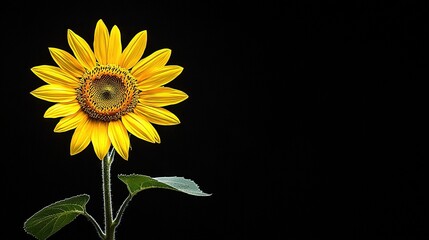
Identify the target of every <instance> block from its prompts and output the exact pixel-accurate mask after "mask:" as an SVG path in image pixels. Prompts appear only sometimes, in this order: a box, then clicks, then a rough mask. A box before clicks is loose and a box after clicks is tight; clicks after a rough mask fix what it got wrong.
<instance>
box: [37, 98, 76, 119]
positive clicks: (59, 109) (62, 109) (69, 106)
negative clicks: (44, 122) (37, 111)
mask: <svg viewBox="0 0 429 240" xmlns="http://www.w3.org/2000/svg"><path fill="white" fill-rule="evenodd" d="M79 109H80V105H79V103H78V102H77V101H76V100H75V101H72V102H67V103H57V104H55V105H52V106H51V107H49V108H48V109H47V110H46V112H45V115H44V116H43V117H45V118H58V117H65V116H69V115H72V114H75V113H76V112H77V111H79Z"/></svg>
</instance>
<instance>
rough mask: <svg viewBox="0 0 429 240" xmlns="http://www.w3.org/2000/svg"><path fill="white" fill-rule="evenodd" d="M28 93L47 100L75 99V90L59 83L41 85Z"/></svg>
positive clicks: (63, 100)
mask: <svg viewBox="0 0 429 240" xmlns="http://www.w3.org/2000/svg"><path fill="white" fill-rule="evenodd" d="M30 93H31V95H33V96H35V97H37V98H40V99H42V100H45V101H48V102H71V101H73V100H75V99H76V90H74V89H72V88H68V87H63V86H61V85H53V84H51V85H43V86H40V87H38V88H37V89H35V90H33V91H31V92H30Z"/></svg>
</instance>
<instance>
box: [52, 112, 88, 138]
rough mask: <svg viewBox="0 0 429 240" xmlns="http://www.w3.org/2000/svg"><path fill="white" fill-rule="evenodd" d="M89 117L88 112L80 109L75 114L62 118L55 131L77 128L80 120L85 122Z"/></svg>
mask: <svg viewBox="0 0 429 240" xmlns="http://www.w3.org/2000/svg"><path fill="white" fill-rule="evenodd" d="M87 119H88V115H86V113H84V112H82V111H78V112H77V113H75V114H73V115H70V116H67V117H64V118H61V120H60V121H59V122H58V123H57V125H56V126H55V129H54V132H56V133H61V132H67V131H69V130H72V129H75V128H76V127H77V125H78V124H79V123H80V122H84V121H86V120H87Z"/></svg>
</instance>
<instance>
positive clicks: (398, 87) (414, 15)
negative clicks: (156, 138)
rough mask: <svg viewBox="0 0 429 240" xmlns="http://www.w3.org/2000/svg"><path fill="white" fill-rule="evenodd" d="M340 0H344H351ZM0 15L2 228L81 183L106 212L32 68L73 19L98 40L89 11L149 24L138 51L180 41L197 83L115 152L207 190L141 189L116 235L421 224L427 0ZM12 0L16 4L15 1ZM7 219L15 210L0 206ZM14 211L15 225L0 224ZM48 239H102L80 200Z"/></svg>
mask: <svg viewBox="0 0 429 240" xmlns="http://www.w3.org/2000/svg"><path fill="white" fill-rule="evenodd" d="M346 2H347V3H346ZM2 9H3V11H2V12H3V14H2V15H1V26H2V39H3V41H2V46H3V47H2V52H3V54H2V65H3V67H2V73H3V74H2V94H1V96H2V119H3V122H2V124H3V131H2V132H3V134H2V136H4V137H3V141H2V142H3V144H2V146H3V147H2V148H3V151H2V153H3V157H2V160H1V161H0V162H1V170H2V174H1V176H2V199H3V210H2V212H3V215H2V218H3V220H4V221H3V223H2V226H3V227H2V228H3V233H2V235H3V234H4V235H6V236H12V237H9V238H10V239H33V238H32V237H31V236H30V235H28V234H26V233H25V232H24V230H23V223H24V221H25V220H26V219H27V218H28V217H30V216H31V215H32V214H34V213H35V212H36V211H38V210H39V209H41V208H42V207H44V206H46V205H48V204H50V203H53V202H55V201H58V200H61V199H64V198H67V197H71V196H75V195H78V194H82V193H86V194H89V195H90V196H91V199H90V201H89V203H88V205H87V210H88V212H89V213H90V214H92V215H93V216H94V217H95V218H96V219H97V220H98V221H99V222H100V223H101V220H102V217H103V212H102V195H101V194H102V191H101V177H100V176H101V175H100V170H101V162H100V161H99V160H98V159H97V158H96V156H95V154H94V152H93V150H92V147H91V146H89V147H88V148H87V149H85V150H84V151H83V152H82V153H80V154H78V155H75V156H70V155H69V145H70V139H71V134H72V132H66V133H62V134H58V133H54V132H53V129H54V127H55V125H56V123H57V122H58V119H45V118H43V114H44V112H45V111H46V109H47V108H48V107H49V106H51V103H49V102H45V101H42V100H40V99H37V98H35V97H33V96H31V95H30V94H29V92H30V91H32V90H34V89H36V88H37V87H39V86H41V85H43V84H44V83H43V81H42V80H40V79H39V78H37V77H36V76H35V75H34V74H33V73H32V72H31V71H30V68H31V67H34V66H37V65H45V64H47V65H55V63H54V62H53V60H52V58H51V57H50V55H49V51H48V47H57V48H61V49H64V50H67V51H69V52H71V50H70V48H69V46H68V44H67V35H66V30H67V29H72V30H73V31H74V32H75V33H77V34H78V35H80V36H81V37H83V38H84V39H86V40H87V41H88V42H89V43H90V44H91V45H92V41H93V34H94V29H95V24H96V22H97V20H98V19H103V20H104V22H105V23H106V25H107V26H108V28H109V29H110V28H111V27H112V26H113V25H117V26H118V27H119V29H120V30H121V34H122V42H123V45H126V44H127V43H128V42H129V41H130V40H131V38H132V37H133V36H134V35H135V34H136V33H138V32H139V31H142V30H147V31H148V45H147V48H146V51H145V54H144V56H147V55H149V54H150V53H152V52H154V51H156V50H158V49H161V48H170V49H172V56H171V58H170V61H169V64H175V65H180V66H183V67H184V71H183V72H182V74H181V75H179V77H178V78H176V79H175V80H174V81H172V82H171V83H169V84H168V85H169V86H170V87H174V88H177V89H180V90H182V91H184V92H186V93H187V94H188V95H189V98H188V99H187V100H186V101H184V102H182V103H180V104H177V105H173V106H171V107H169V108H168V109H169V110H171V111H172V112H174V113H175V114H176V115H177V116H178V117H179V119H180V120H181V124H179V125H177V126H169V127H163V126H156V128H157V130H158V132H159V134H160V136H161V139H162V143H161V144H158V145H154V144H150V143H147V142H144V141H142V140H139V139H137V138H135V137H133V138H131V144H132V150H131V151H130V157H129V160H128V161H124V160H122V159H121V158H120V157H117V158H116V160H115V162H114V165H113V169H112V178H113V180H112V188H113V206H114V209H117V208H118V206H119V205H120V203H121V202H122V200H123V199H124V198H125V197H126V194H127V190H126V188H125V185H123V183H122V182H120V181H119V180H118V179H117V178H116V175H117V174H119V173H123V174H131V173H139V174H146V175H149V176H152V177H158V176H183V177H186V178H189V179H192V180H194V181H195V182H196V183H197V184H198V185H199V186H200V188H201V190H203V191H204V192H207V193H212V194H213V195H212V196H210V197H194V196H190V195H186V194H181V193H178V192H173V191H167V190H160V189H158V190H148V191H145V192H142V193H139V194H138V195H137V196H136V197H135V198H134V199H133V200H132V202H131V203H130V205H129V207H128V208H127V210H126V212H125V215H124V219H123V221H122V222H121V225H120V226H119V227H118V230H117V239H119V240H121V239H248V238H250V237H258V238H262V239H288V240H289V239H291V240H292V239H333V238H335V239H338V238H339V239H428V237H429V228H428V223H429V221H428V213H427V206H428V204H429V199H428V198H427V196H426V193H427V191H428V189H429V187H428V186H429V185H428V183H427V182H428V174H427V173H428V171H429V165H428V163H427V160H428V157H427V141H423V140H425V139H426V136H427V135H426V133H425V131H424V126H425V127H426V124H427V118H424V116H425V112H427V97H426V96H427V93H426V92H427V87H424V86H426V84H424V83H426V82H427V81H428V79H429V78H428V69H429V57H428V56H429V34H428V33H429V21H428V12H429V8H428V3H427V1H420V2H418V1H284V2H283V1H278V2H271V1H261V2H254V3H250V2H248V1H225V2H222V1H194V2H187V1H146V2H145V1H138V2H137V1H136V2H127V1H118V2H112V3H107V2H96V3H90V2H89V1H88V2H84V3H77V2H73V1H71V2H60V3H59V2H56V1H52V2H46V3H43V2H34V3H22V2H19V1H15V2H12V3H7V4H6V5H5V6H4V7H2ZM6 13H7V14H6ZM4 222H5V223H4ZM4 224H6V226H5V225H4ZM50 239H64V240H65V239H97V235H96V232H95V229H94V228H93V226H92V225H91V224H90V223H89V222H88V221H87V220H86V219H85V218H84V217H83V216H79V217H78V218H77V219H76V220H75V221H73V222H72V223H71V224H69V225H67V226H66V227H64V228H63V229H61V230H60V231H59V232H58V233H56V234H55V235H53V236H52V237H51V238H50Z"/></svg>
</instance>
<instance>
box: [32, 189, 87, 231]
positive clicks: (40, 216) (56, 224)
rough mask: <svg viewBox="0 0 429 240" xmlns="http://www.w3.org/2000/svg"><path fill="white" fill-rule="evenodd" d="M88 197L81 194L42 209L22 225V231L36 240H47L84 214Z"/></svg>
mask: <svg viewBox="0 0 429 240" xmlns="http://www.w3.org/2000/svg"><path fill="white" fill-rule="evenodd" d="M88 201H89V195H86V194H82V195H77V196H74V197H71V198H66V199H64V200H61V201H58V202H55V203H52V204H51V205H49V206H46V207H44V208H42V209H41V210H40V211H38V212H37V213H35V214H34V215H33V216H31V217H30V218H29V219H27V221H25V223H24V230H25V231H26V232H27V233H28V234H30V235H32V236H34V237H35V238H37V239H47V238H48V237H50V236H52V235H53V234H54V233H56V232H58V231H59V230H60V229H61V228H63V227H64V226H66V225H67V224H69V223H70V222H72V221H73V220H74V219H75V218H76V217H77V216H78V215H80V214H84V213H85V206H86V204H87V203H88Z"/></svg>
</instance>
